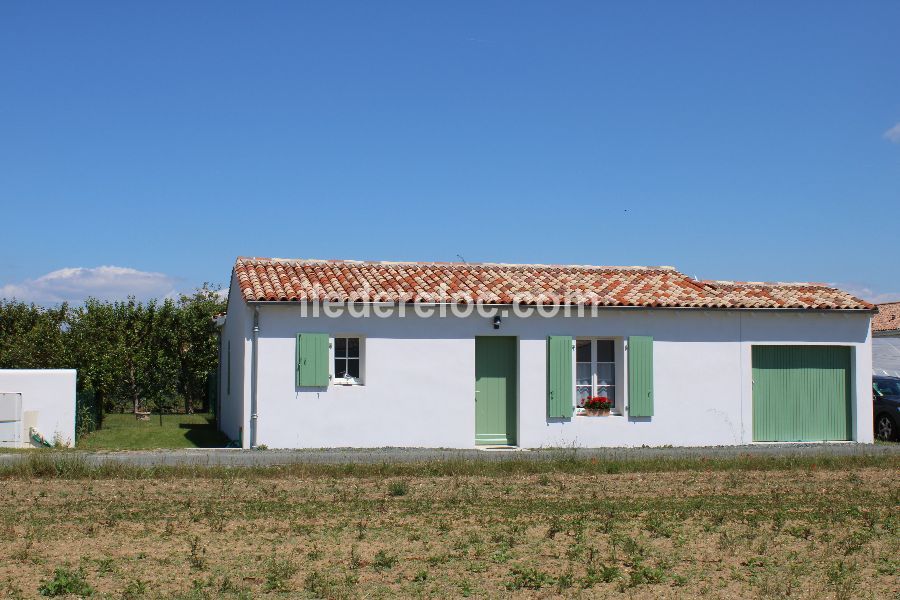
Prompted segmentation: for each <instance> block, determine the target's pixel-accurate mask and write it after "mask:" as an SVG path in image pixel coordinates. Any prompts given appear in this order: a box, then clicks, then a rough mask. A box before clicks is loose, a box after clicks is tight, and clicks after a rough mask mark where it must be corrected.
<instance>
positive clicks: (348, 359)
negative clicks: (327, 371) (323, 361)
mask: <svg viewBox="0 0 900 600" xmlns="http://www.w3.org/2000/svg"><path fill="white" fill-rule="evenodd" d="M334 381H335V383H345V384H359V383H362V340H361V339H360V338H358V337H346V336H345V337H335V338H334Z"/></svg>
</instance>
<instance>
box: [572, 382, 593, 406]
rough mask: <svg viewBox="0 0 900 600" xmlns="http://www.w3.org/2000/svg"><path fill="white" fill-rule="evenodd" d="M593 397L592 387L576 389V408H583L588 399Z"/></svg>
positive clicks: (578, 387)
mask: <svg viewBox="0 0 900 600" xmlns="http://www.w3.org/2000/svg"><path fill="white" fill-rule="evenodd" d="M590 397H591V387H590V386H587V387H584V386H577V387H576V388H575V406H577V407H578V408H581V407H583V406H584V401H585V400H586V399H587V398H590Z"/></svg>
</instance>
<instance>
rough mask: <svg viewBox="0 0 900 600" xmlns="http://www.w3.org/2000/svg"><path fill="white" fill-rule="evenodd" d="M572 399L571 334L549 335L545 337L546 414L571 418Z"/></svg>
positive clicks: (553, 416)
mask: <svg viewBox="0 0 900 600" xmlns="http://www.w3.org/2000/svg"><path fill="white" fill-rule="evenodd" d="M573 400H574V396H573V395H572V336H569V335H551V336H550V337H548V338H547V416H548V417H550V418H559V417H563V418H566V419H568V418H571V416H572V404H573Z"/></svg>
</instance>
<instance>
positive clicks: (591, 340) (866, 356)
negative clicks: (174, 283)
mask: <svg viewBox="0 0 900 600" xmlns="http://www.w3.org/2000/svg"><path fill="white" fill-rule="evenodd" d="M873 310H874V307H873V305H871V304H868V303H866V302H864V301H862V300H859V299H857V298H854V297H852V296H850V295H849V294H847V293H845V292H842V291H840V290H836V289H833V288H830V287H828V286H825V285H823V284H811V283H776V284H773V283H735V282H712V281H698V280H695V279H692V278H690V277H687V276H686V275H684V274H682V273H680V272H678V271H676V270H675V269H673V268H671V267H593V266H558V265H553V266H546V265H500V264H467V263H386V262H357V261H333V260H287V259H268V258H239V259H238V260H237V261H236V263H235V266H234V270H233V272H232V278H231V286H230V290H229V296H228V310H227V316H226V317H225V318H224V320H220V324H221V328H222V329H221V356H222V361H221V363H222V368H221V369H220V375H221V382H220V385H221V394H220V398H221V400H220V402H221V405H220V411H219V414H220V426H221V428H222V431H223V432H225V433H226V434H227V435H228V436H230V437H231V438H232V439H235V440H240V441H241V445H242V446H243V447H245V448H247V447H254V446H259V445H265V446H268V447H271V448H276V447H277V448H319V447H384V446H408V447H446V448H471V447H475V446H491V445H504V446H506V445H508V446H518V447H523V448H537V447H551V446H552V447H559V446H580V447H598V446H641V445H648V446H659V445H674V446H700V445H732V444H748V443H753V442H784V441H824V440H829V441H830V440H852V441H857V442H865V443H871V442H872V441H873V431H872V392H871V376H872V345H871V334H870V320H871V317H872V314H873ZM587 398H595V399H603V400H606V401H607V402H608V403H609V404H611V407H610V409H609V414H605V413H604V412H602V411H597V410H587V409H585V407H584V403H585V399H587ZM595 403H597V401H596V400H595Z"/></svg>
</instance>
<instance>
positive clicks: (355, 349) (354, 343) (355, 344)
mask: <svg viewBox="0 0 900 600" xmlns="http://www.w3.org/2000/svg"><path fill="white" fill-rule="evenodd" d="M347 357H348V358H359V338H347Z"/></svg>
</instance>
